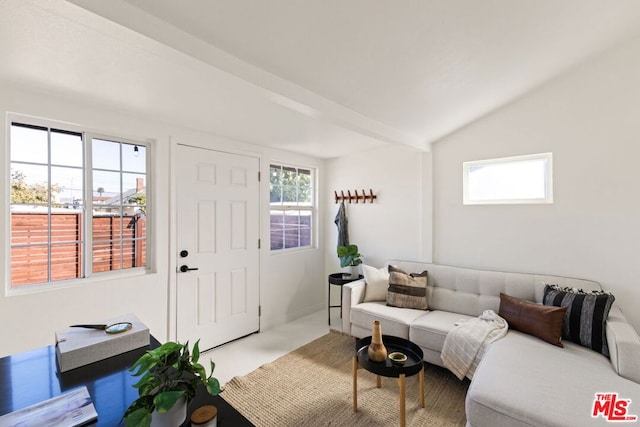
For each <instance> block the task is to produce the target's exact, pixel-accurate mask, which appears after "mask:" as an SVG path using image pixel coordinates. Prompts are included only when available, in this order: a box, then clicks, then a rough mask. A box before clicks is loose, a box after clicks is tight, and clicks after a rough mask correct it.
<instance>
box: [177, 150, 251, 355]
mask: <svg viewBox="0 0 640 427" xmlns="http://www.w3.org/2000/svg"><path fill="white" fill-rule="evenodd" d="M176 164H177V167H176V172H177V193H178V194H177V202H178V207H177V209H178V215H177V219H178V225H177V234H178V236H177V249H178V254H176V256H177V266H178V271H177V273H176V274H177V281H176V286H177V313H176V314H177V323H178V324H177V338H178V340H179V341H180V342H185V341H187V340H189V342H190V343H191V344H193V343H194V342H195V341H196V340H197V339H200V348H201V349H202V350H205V349H209V348H212V347H215V346H217V345H220V344H224V343H226V342H229V341H231V340H234V339H236V338H239V337H242V336H245V335H248V334H250V333H253V332H256V331H258V329H259V327H260V324H259V313H258V310H259V300H260V299H259V291H260V283H259V274H258V268H259V248H258V244H259V243H258V239H259V205H258V200H259V183H258V171H259V160H258V159H257V158H253V157H246V156H240V155H235V154H228V153H222V152H219V151H212V150H205V149H202V148H194V147H189V146H184V145H178V153H177V159H176ZM187 268H188V270H187Z"/></svg>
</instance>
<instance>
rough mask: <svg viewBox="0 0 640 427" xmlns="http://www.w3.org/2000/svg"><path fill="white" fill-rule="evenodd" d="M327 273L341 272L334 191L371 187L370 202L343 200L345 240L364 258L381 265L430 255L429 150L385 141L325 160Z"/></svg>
mask: <svg viewBox="0 0 640 427" xmlns="http://www.w3.org/2000/svg"><path fill="white" fill-rule="evenodd" d="M325 171H326V172H325V174H326V182H325V188H326V192H325V194H324V198H323V201H324V202H325V203H326V205H325V206H326V208H327V209H326V214H325V217H326V227H327V233H326V235H327V239H326V247H327V250H326V274H330V273H333V272H337V271H340V270H341V268H340V264H339V260H338V258H337V255H336V244H337V239H338V238H337V235H338V233H337V228H336V226H335V224H334V218H335V216H336V213H337V212H338V207H339V205H337V204H335V201H334V196H333V192H334V190H336V191H338V194H340V191H341V190H342V191H344V193H345V195H346V194H347V190H351V193H352V194H353V193H354V190H356V189H357V190H358V192H361V190H363V189H364V190H366V191H367V192H369V189H372V190H373V192H374V194H376V195H377V197H378V198H377V199H376V200H375V202H374V203H373V204H371V203H368V202H367V203H366V204H362V203H357V204H356V203H355V202H352V203H351V204H349V203H346V210H347V218H348V221H349V240H350V243H352V244H357V245H358V248H359V249H360V253H361V254H363V255H364V258H363V260H364V263H365V264H369V265H372V266H377V267H381V266H382V265H383V264H384V262H385V260H387V259H391V258H395V259H406V260H415V261H430V260H431V230H432V227H431V216H432V215H431V188H432V181H431V153H428V152H426V153H424V152H420V151H418V150H415V149H412V148H407V147H400V146H388V147H383V148H378V149H375V150H371V151H366V152H361V153H356V154H353V155H350V156H345V157H341V158H337V159H331V160H328V161H327V162H326V167H325Z"/></svg>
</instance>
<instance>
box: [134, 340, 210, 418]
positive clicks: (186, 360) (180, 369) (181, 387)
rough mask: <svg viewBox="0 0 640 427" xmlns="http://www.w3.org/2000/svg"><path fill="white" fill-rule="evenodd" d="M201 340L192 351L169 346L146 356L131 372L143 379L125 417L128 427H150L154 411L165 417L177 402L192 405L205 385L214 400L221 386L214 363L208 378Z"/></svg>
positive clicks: (186, 347)
mask: <svg viewBox="0 0 640 427" xmlns="http://www.w3.org/2000/svg"><path fill="white" fill-rule="evenodd" d="M199 342H200V341H199V340H198V341H196V343H195V345H194V346H193V351H192V352H190V351H189V343H188V342H187V343H186V344H179V343H176V342H171V341H170V342H167V343H165V344H163V345H161V346H160V347H158V348H155V349H153V350H150V351H148V352H146V353H145V354H144V355H143V356H142V357H140V358H139V359H138V360H137V361H136V362H135V363H134V364H133V366H132V367H131V368H130V369H129V371H131V372H134V371H135V373H134V374H133V375H134V376H142V378H141V379H140V381H138V383H136V384H134V387H135V388H137V389H138V395H139V396H140V397H139V398H138V399H136V400H135V401H134V402H133V403H132V404H131V405H130V406H129V408H128V409H127V411H126V412H125V414H124V416H123V417H122V418H123V419H124V420H125V426H126V427H134V426H141V427H149V426H150V425H151V418H152V414H153V412H154V411H157V412H159V413H166V412H167V411H169V410H170V409H171V408H172V407H173V406H174V404H176V402H178V401H180V400H181V399H185V401H186V403H189V402H190V401H191V400H192V399H193V397H194V396H195V395H196V390H197V388H198V386H199V385H200V384H203V385H204V386H205V387H206V389H207V391H208V392H209V394H211V395H212V396H215V395H217V394H219V393H220V392H221V391H222V390H221V389H220V382H219V381H218V380H217V379H216V378H214V377H213V371H214V369H215V367H216V366H215V363H214V362H213V361H212V362H211V372H210V373H209V375H207V373H206V371H205V368H204V366H202V365H201V364H200V363H198V360H199V359H200V349H199V346H198V344H199Z"/></svg>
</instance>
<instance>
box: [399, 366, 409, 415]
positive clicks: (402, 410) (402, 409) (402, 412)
mask: <svg viewBox="0 0 640 427" xmlns="http://www.w3.org/2000/svg"><path fill="white" fill-rule="evenodd" d="M398 387H399V388H400V427H405V425H406V423H407V420H406V414H405V381H404V374H400V376H399V377H398Z"/></svg>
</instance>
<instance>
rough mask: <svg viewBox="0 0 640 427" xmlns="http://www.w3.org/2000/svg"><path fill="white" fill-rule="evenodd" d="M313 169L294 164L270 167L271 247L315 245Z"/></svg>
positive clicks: (288, 247)
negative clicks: (294, 165) (298, 166)
mask: <svg viewBox="0 0 640 427" xmlns="http://www.w3.org/2000/svg"><path fill="white" fill-rule="evenodd" d="M312 172H313V171H312V170H311V169H304V168H297V167H293V166H283V165H271V166H270V168H269V190H270V204H271V209H270V217H271V219H270V230H271V233H270V235H271V250H273V251H276V250H282V249H291V248H305V247H311V246H312V245H313V216H314V203H313V200H314V197H313V173H312Z"/></svg>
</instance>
